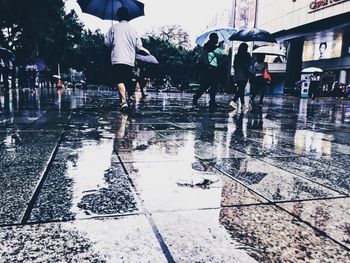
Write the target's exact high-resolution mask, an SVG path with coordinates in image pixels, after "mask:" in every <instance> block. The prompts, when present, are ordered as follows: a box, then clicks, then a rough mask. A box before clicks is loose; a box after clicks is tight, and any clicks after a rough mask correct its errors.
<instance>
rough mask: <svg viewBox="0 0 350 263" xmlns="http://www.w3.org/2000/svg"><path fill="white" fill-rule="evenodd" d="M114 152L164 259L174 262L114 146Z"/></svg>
mask: <svg viewBox="0 0 350 263" xmlns="http://www.w3.org/2000/svg"><path fill="white" fill-rule="evenodd" d="M114 152H115V153H116V154H117V156H118V158H119V161H120V164H121V166H122V167H123V170H124V173H125V174H126V175H127V177H128V180H129V182H130V184H131V188H132V191H133V192H134V194H135V196H136V199H137V200H138V203H139V204H140V207H141V208H142V210H143V211H142V212H143V213H144V214H145V216H146V218H147V220H148V222H149V224H150V226H151V228H152V231H153V233H154V235H155V237H156V239H157V241H158V243H159V245H160V247H161V249H162V251H163V254H164V256H165V257H166V259H167V260H168V262H175V260H174V258H173V256H172V255H171V252H170V250H169V248H168V246H167V244H166V243H165V241H164V239H163V236H162V234H161V233H160V231H159V228H158V227H157V225H156V224H155V222H154V220H153V218H152V214H151V213H150V212H149V211H148V210H147V209H146V207H145V206H144V205H143V201H142V200H141V197H140V194H139V193H138V192H137V188H136V185H135V183H134V182H133V180H132V179H131V177H130V175H129V173H128V171H127V169H126V167H125V165H124V163H123V162H122V160H121V158H120V156H119V155H118V149H116V148H115V147H114Z"/></svg>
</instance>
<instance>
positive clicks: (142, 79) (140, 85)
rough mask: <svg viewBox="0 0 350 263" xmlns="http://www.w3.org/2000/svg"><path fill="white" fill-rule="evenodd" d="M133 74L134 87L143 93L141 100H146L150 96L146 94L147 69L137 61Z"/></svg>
mask: <svg viewBox="0 0 350 263" xmlns="http://www.w3.org/2000/svg"><path fill="white" fill-rule="evenodd" d="M132 74H133V78H132V80H133V86H134V87H135V90H136V89H140V91H141V99H144V98H146V97H147V96H148V95H147V94H146V93H145V91H144V89H145V87H146V83H147V78H146V67H145V66H144V65H142V62H138V61H137V60H136V61H135V66H134V68H133V70H132Z"/></svg>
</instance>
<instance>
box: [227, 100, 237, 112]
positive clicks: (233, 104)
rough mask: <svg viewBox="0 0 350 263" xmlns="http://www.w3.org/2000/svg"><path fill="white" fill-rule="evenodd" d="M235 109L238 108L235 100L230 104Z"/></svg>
mask: <svg viewBox="0 0 350 263" xmlns="http://www.w3.org/2000/svg"><path fill="white" fill-rule="evenodd" d="M229 105H230V106H231V107H232V108H233V109H234V110H235V109H237V103H236V102H234V101H233V100H232V101H231V102H230V104H229Z"/></svg>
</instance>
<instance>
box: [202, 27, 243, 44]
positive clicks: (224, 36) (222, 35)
mask: <svg viewBox="0 0 350 263" xmlns="http://www.w3.org/2000/svg"><path fill="white" fill-rule="evenodd" d="M236 31H237V30H236V29H234V28H229V27H228V28H212V29H208V30H206V31H205V32H203V33H202V34H200V35H199V36H198V37H197V38H196V44H197V45H200V46H203V45H204V43H205V42H207V40H208V39H209V35H210V34H211V33H216V34H217V35H218V37H219V42H220V41H224V42H227V41H228V39H229V37H230V36H231V35H232V34H233V33H235V32H236Z"/></svg>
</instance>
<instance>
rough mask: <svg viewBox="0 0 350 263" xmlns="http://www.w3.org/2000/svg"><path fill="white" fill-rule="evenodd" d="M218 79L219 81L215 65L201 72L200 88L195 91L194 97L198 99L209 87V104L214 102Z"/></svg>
mask: <svg viewBox="0 0 350 263" xmlns="http://www.w3.org/2000/svg"><path fill="white" fill-rule="evenodd" d="M218 81H219V70H218V69H217V68H215V67H211V68H209V69H207V70H206V71H204V72H203V76H202V82H201V86H200V88H199V89H198V90H197V92H196V93H195V95H194V97H195V99H196V100H198V99H199V98H200V97H201V96H202V95H203V94H204V92H206V91H207V90H208V89H209V88H210V90H209V94H210V102H209V103H210V104H215V96H216V93H217V90H218Z"/></svg>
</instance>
